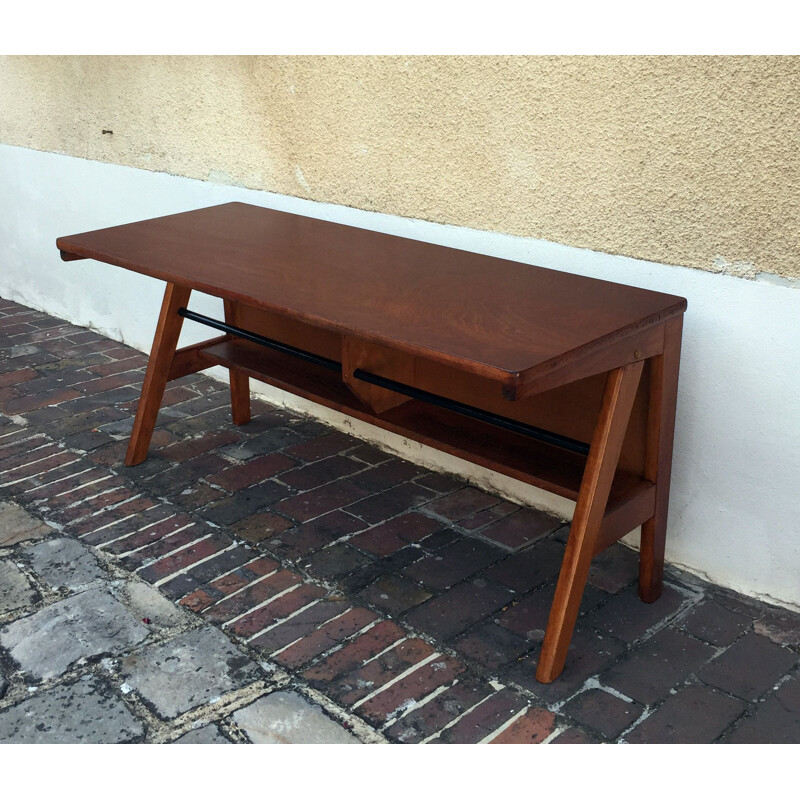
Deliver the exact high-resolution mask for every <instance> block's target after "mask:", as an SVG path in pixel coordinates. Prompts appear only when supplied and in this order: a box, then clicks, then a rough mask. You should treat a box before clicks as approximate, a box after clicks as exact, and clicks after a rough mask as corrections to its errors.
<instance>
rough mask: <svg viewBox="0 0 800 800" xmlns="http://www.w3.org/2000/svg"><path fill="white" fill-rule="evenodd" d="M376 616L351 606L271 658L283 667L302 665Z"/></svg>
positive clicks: (255, 643) (371, 612) (364, 625)
mask: <svg viewBox="0 0 800 800" xmlns="http://www.w3.org/2000/svg"><path fill="white" fill-rule="evenodd" d="M377 618H378V617H377V614H375V613H374V612H373V611H370V610H369V609H366V608H353V609H351V610H350V611H347V612H346V613H344V614H342V615H340V616H338V617H336V618H334V619H331V620H330V621H329V622H326V623H325V624H324V625H321V626H320V627H319V628H317V629H316V630H314V631H312V632H311V633H308V634H306V635H304V636H303V637H302V638H301V639H300V640H299V641H297V642H295V643H294V644H293V645H292V646H291V647H287V648H286V649H284V650H282V651H281V652H280V653H276V654H273V656H272V658H273V660H274V661H277V662H278V663H279V664H281V665H283V666H285V667H290V668H298V667H302V666H304V665H305V664H308V663H309V662H310V661H312V660H313V659H315V658H317V657H318V656H320V655H322V654H323V653H326V652H327V651H328V650H330V649H331V648H333V647H336V646H337V645H339V644H340V643H342V642H344V641H345V640H346V639H347V638H348V637H350V636H353V634H355V633H357V632H358V631H360V630H362V629H363V628H365V627H366V626H367V625H369V624H370V623H371V622H374V621H375V620H376V619H377ZM253 644H254V645H257V644H258V643H257V642H255V641H254V642H253Z"/></svg>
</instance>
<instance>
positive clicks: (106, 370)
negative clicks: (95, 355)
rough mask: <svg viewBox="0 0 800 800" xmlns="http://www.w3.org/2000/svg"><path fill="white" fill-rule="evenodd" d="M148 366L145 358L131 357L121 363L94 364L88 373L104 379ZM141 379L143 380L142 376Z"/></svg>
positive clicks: (105, 362) (88, 369) (120, 361)
mask: <svg viewBox="0 0 800 800" xmlns="http://www.w3.org/2000/svg"><path fill="white" fill-rule="evenodd" d="M106 355H108V352H106ZM146 366H147V359H146V358H145V357H144V356H131V357H130V358H123V359H121V360H119V361H104V362H102V363H100V364H92V365H91V366H89V367H87V371H88V372H91V373H93V374H94V375H99V376H100V377H101V378H104V377H106V376H108V375H117V374H119V373H120V372H128V371H129V370H133V369H138V368H141V367H146ZM139 379H140V380H141V375H140V376H139Z"/></svg>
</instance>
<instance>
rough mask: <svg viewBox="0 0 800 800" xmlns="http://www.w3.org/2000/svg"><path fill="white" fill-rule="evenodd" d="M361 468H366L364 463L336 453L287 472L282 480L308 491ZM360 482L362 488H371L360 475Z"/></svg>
mask: <svg viewBox="0 0 800 800" xmlns="http://www.w3.org/2000/svg"><path fill="white" fill-rule="evenodd" d="M361 469H364V465H363V464H361V463H359V462H358V461H354V460H353V459H351V458H347V457H346V456H341V455H335V456H331V457H330V458H324V459H321V460H319V461H314V462H313V463H311V464H306V465H304V466H301V467H297V468H295V469H292V470H290V471H289V472H285V473H284V474H283V475H282V476H281V481H283V482H284V483H287V484H288V485H289V486H291V487H293V488H295V489H299V490H301V491H307V490H308V489H315V488H316V487H318V486H322V485H323V484H326V483H330V482H331V481H334V480H336V479H338V478H344V477H346V476H348V475H352V474H353V473H354V472H358V471H359V470H361ZM358 484H359V486H361V487H362V488H366V489H368V488H369V487H366V486H364V485H363V482H362V480H361V476H360V475H359V478H358Z"/></svg>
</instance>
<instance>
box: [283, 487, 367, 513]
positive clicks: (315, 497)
mask: <svg viewBox="0 0 800 800" xmlns="http://www.w3.org/2000/svg"><path fill="white" fill-rule="evenodd" d="M366 495H367V492H365V491H364V490H363V489H360V488H359V487H358V486H356V485H355V484H354V483H351V482H350V481H349V480H347V479H340V480H338V481H334V482H333V483H326V484H325V485H324V486H320V487H318V488H317V489H311V490H310V491H308V492H303V493H302V494H299V495H297V496H295V497H288V498H286V499H285V500H281V502H280V503H278V505H277V506H276V508H275V510H276V511H279V512H280V513H281V514H286V515H287V516H290V517H293V518H294V519H296V520H299V521H301V522H305V521H307V520H310V519H314V518H316V517H319V516H322V515H323V514H325V513H327V512H329V511H333V510H334V509H337V508H341V507H342V506H346V505H348V504H349V503H352V502H354V501H356V500H359V499H360V498H362V497H365V496H366Z"/></svg>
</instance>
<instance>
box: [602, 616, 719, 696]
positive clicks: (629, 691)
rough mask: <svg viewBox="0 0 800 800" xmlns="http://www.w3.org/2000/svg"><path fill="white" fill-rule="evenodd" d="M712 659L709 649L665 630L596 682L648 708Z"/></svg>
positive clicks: (707, 646) (630, 652)
mask: <svg viewBox="0 0 800 800" xmlns="http://www.w3.org/2000/svg"><path fill="white" fill-rule="evenodd" d="M713 655H714V649H713V648H712V647H710V646H709V645H707V644H703V643H702V642H699V641H697V639H694V638H692V637H689V636H686V635H684V634H682V633H680V632H678V631H674V630H672V629H670V628H665V629H663V630H661V631H659V632H658V633H657V634H655V635H654V636H652V637H651V638H650V639H648V640H647V641H645V642H644V643H643V644H641V645H640V646H638V647H636V648H634V649H633V650H631V651H629V652H628V653H627V654H626V655H625V657H624V658H623V659H622V660H621V661H620V662H619V663H618V664H615V665H614V666H613V667H611V668H610V669H609V670H608V671H606V672H605V673H603V674H602V675H601V676H600V680H601V681H602V682H603V683H604V684H605V685H607V686H611V687H613V688H615V689H617V690H619V691H621V692H622V693H623V694H624V695H627V696H628V697H632V698H633V699H634V700H638V701H639V702H640V703H647V704H649V705H652V704H654V703H656V702H658V701H659V700H660V699H661V698H662V697H664V696H665V695H666V694H667V692H668V691H669V690H670V688H671V687H672V686H675V685H676V684H677V683H678V682H679V681H681V680H683V679H685V678H686V677H687V676H689V675H690V674H692V673H693V672H696V671H697V670H698V669H699V668H700V667H701V666H702V664H704V663H705V662H706V661H708V660H709V659H710V658H711V657H712V656H713Z"/></svg>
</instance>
